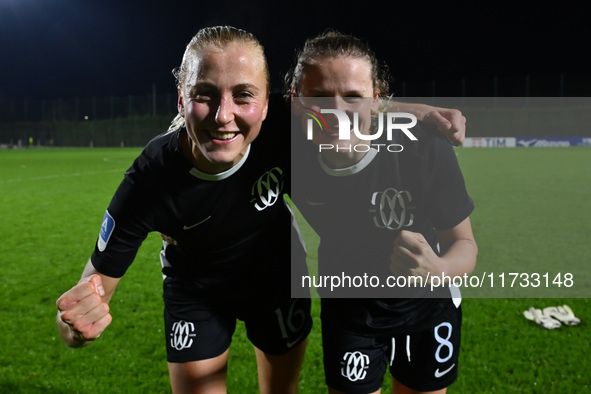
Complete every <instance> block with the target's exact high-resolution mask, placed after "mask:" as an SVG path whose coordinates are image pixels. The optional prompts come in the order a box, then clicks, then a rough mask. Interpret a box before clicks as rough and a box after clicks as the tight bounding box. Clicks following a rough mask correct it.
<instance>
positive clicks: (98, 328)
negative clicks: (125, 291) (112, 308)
mask: <svg viewBox="0 0 591 394" xmlns="http://www.w3.org/2000/svg"><path fill="white" fill-rule="evenodd" d="M104 295H105V290H104V288H103V283H102V280H101V277H100V275H97V274H94V275H91V276H89V277H88V278H85V279H83V280H82V281H81V282H80V283H78V284H77V285H76V286H74V287H73V288H71V289H70V290H68V291H67V292H65V293H64V294H63V295H62V296H61V297H60V298H59V299H58V300H57V302H56V305H57V308H58V309H59V311H60V312H59V319H61V321H62V322H64V323H65V324H67V325H68V326H69V327H70V329H71V330H72V334H73V336H74V337H75V339H77V340H83V341H92V340H94V339H96V338H98V337H99V336H100V335H101V333H102V332H103V331H104V330H105V328H107V326H108V325H109V324H111V321H112V320H113V318H112V316H111V314H110V313H109V304H107V303H106V302H105V301H104V300H103V296H104Z"/></svg>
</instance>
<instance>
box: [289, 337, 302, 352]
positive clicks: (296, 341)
mask: <svg viewBox="0 0 591 394" xmlns="http://www.w3.org/2000/svg"><path fill="white" fill-rule="evenodd" d="M303 337H304V335H300V336H299V337H297V338H296V339H294V340H293V341H289V342H287V348H288V349H291V348H292V347H293V345H295V344H296V343H298V342H299V341H300V340H301V339H302V338H303Z"/></svg>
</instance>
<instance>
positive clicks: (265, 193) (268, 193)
mask: <svg viewBox="0 0 591 394" xmlns="http://www.w3.org/2000/svg"><path fill="white" fill-rule="evenodd" d="M283 174H284V173H283V170H282V169H281V168H279V167H274V168H273V169H271V170H269V171H267V172H265V173H264V174H263V175H261V177H260V178H259V179H257V181H256V182H255V183H254V184H253V185H252V189H251V195H252V199H251V200H250V202H251V203H252V204H253V205H254V207H255V208H256V209H257V210H259V211H262V210H263V209H265V208H267V207H270V206H271V205H273V204H275V203H276V202H277V200H278V199H279V196H281V191H282V190H283Z"/></svg>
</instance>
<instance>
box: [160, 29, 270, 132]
mask: <svg viewBox="0 0 591 394" xmlns="http://www.w3.org/2000/svg"><path fill="white" fill-rule="evenodd" d="M232 43H239V44H244V45H248V46H250V47H252V48H254V49H255V51H256V52H258V53H259V55H260V57H261V60H262V61H263V67H264V68H265V70H264V72H265V79H266V82H267V96H268V95H269V92H270V89H271V84H270V80H271V78H270V74H269V65H268V63H267V58H266V57H265V51H264V48H263V46H262V45H261V43H260V42H259V41H258V40H257V39H256V37H255V36H254V35H252V34H251V33H249V32H247V31H245V30H242V29H238V28H235V27H232V26H212V27H205V28H203V29H201V30H199V31H198V32H197V34H195V36H193V38H192V39H191V41H189V43H188V44H187V47H186V48H185V53H184V55H183V60H182V62H181V65H180V66H179V67H177V68H175V69H174V70H172V75H173V76H174V78H175V80H176V86H177V88H178V89H179V90H180V91H181V93H182V92H183V88H184V87H185V84H186V83H187V78H188V76H189V75H190V73H192V72H195V70H193V69H192V63H193V59H195V58H196V57H198V56H200V55H201V54H202V53H203V52H204V51H206V50H208V49H211V48H216V49H219V50H223V49H225V48H226V47H227V46H228V45H230V44H232ZM184 126H185V119H184V118H183V117H182V116H181V115H180V114H178V115H177V116H176V117H175V118H174V119H173V121H172V124H171V125H170V127H169V129H168V131H172V130H176V129H178V128H180V127H184Z"/></svg>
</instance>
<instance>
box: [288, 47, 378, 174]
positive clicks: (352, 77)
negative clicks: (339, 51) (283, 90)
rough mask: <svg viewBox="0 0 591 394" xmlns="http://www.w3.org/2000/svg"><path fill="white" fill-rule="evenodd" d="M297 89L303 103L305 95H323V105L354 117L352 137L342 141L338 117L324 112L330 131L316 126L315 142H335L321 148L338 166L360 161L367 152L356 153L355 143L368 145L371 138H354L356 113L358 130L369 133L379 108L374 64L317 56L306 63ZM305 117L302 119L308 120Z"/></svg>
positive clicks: (348, 58) (345, 58)
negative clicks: (367, 139) (309, 62)
mask: <svg viewBox="0 0 591 394" xmlns="http://www.w3.org/2000/svg"><path fill="white" fill-rule="evenodd" d="M298 92H299V96H300V97H301V98H303V100H304V104H305V103H306V102H307V101H306V98H320V100H318V101H319V103H324V104H325V105H324V108H331V109H337V110H341V111H344V112H345V113H346V114H347V116H348V117H349V119H350V120H351V130H350V134H351V139H350V140H340V139H339V129H338V126H339V124H338V121H337V119H336V117H335V116H334V115H324V118H325V119H326V122H327V125H328V130H327V131H320V130H319V129H318V128H315V129H314V134H313V142H314V143H315V144H316V145H320V144H327V145H333V146H334V147H335V149H333V150H326V149H324V150H322V154H323V157H324V158H325V159H326V160H327V161H329V162H332V163H333V164H335V165H338V166H345V165H351V164H354V163H356V162H358V161H359V160H361V158H362V157H363V156H364V155H365V152H356V151H355V149H354V146H355V145H356V144H364V145H368V144H369V141H365V140H360V139H359V138H357V137H355V133H354V132H353V119H354V118H353V116H354V113H357V114H358V120H359V121H358V126H359V127H358V130H359V131H360V132H361V133H362V134H369V133H370V126H371V115H372V112H375V111H376V110H377V103H378V100H377V92H375V91H374V83H373V80H372V73H371V64H370V63H369V62H368V61H367V60H366V59H363V58H358V57H353V56H337V57H327V58H322V59H317V60H315V61H314V62H313V63H311V64H307V65H305V66H304V68H303V70H302V76H301V80H300V83H299V86H298ZM369 98H371V99H369ZM304 118H305V117H303V118H302V121H303V122H305V121H306V119H304ZM304 129H305V125H304ZM337 147H338V149H337Z"/></svg>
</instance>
